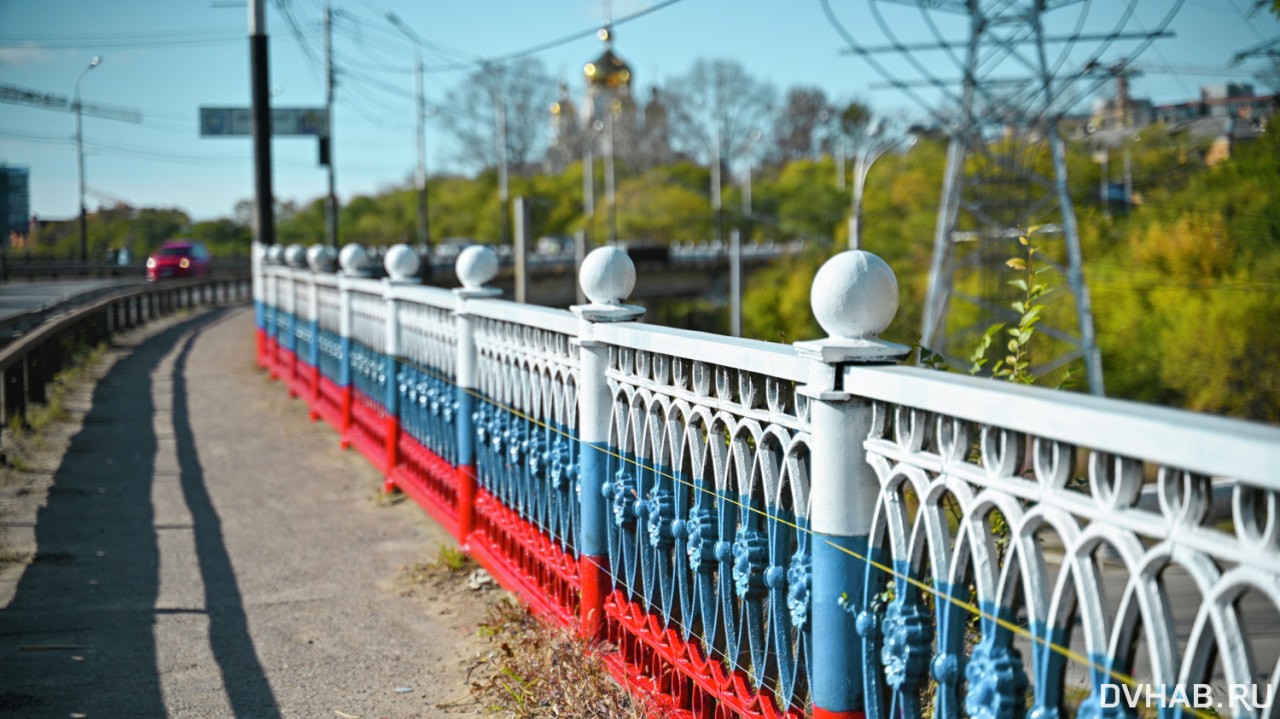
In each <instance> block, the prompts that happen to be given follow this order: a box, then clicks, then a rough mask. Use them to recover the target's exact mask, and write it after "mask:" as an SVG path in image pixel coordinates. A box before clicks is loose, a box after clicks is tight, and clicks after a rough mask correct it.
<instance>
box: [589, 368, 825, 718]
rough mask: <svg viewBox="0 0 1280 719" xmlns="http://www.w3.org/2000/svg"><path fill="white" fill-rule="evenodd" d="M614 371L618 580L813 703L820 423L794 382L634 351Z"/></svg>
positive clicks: (684, 630) (794, 702) (761, 682)
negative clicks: (797, 395)
mask: <svg viewBox="0 0 1280 719" xmlns="http://www.w3.org/2000/svg"><path fill="white" fill-rule="evenodd" d="M609 367H610V369H609V378H610V381H611V385H612V386H613V390H614V406H613V419H612V428H611V430H610V440H609V441H610V447H609V450H610V460H609V472H608V478H609V481H608V483H607V484H606V485H605V487H604V489H603V492H604V494H605V497H606V499H607V500H608V501H609V502H610V504H611V510H612V511H611V515H610V519H611V521H610V526H609V553H610V556H609V560H610V566H611V567H612V568H613V578H614V587H615V588H616V589H620V590H622V591H623V592H624V593H625V595H626V596H627V597H628V598H629V599H630V600H631V601H633V602H635V603H637V604H639V605H640V606H641V607H642V608H644V609H645V610H646V611H647V612H650V613H652V614H654V615H656V616H660V617H662V619H663V620H664V621H665V622H666V623H667V625H668V626H669V627H671V628H673V629H676V630H677V631H679V632H680V633H681V635H682V636H683V637H684V638H685V640H686V641H689V642H691V643H696V644H697V645H698V646H700V647H701V649H702V651H703V653H704V656H708V657H710V658H713V659H715V660H717V661H720V662H722V663H723V665H724V666H725V668H726V669H728V670H729V671H738V672H742V673H743V674H745V675H747V676H748V677H749V679H750V681H751V682H752V684H753V685H754V687H755V688H756V689H757V690H760V689H765V690H768V691H769V692H771V693H772V694H773V696H774V697H775V698H776V700H777V702H778V704H779V705H780V706H782V707H784V708H785V707H788V706H796V707H804V706H806V704H807V701H808V686H809V681H808V672H809V671H810V667H811V661H810V659H811V648H810V643H811V642H810V631H809V623H808V613H807V612H808V601H809V597H808V588H809V585H810V579H809V574H808V571H809V566H810V558H809V540H808V535H807V529H808V526H807V514H808V512H807V509H808V450H807V444H806V443H807V433H806V431H805V425H806V422H807V418H805V417H804V416H803V414H802V412H797V408H796V407H795V404H794V402H793V399H792V393H793V390H792V387H791V383H787V382H782V381H779V380H775V379H773V378H767V377H764V376H760V375H755V374H751V373H747V372H738V371H736V370H729V369H726V368H718V367H715V366H713V365H710V364H707V363H703V362H696V361H695V362H691V361H689V360H684V359H678V358H673V357H668V356H664V355H659V354H655V353H650V352H643V351H636V350H632V349H628V348H622V347H612V348H611V349H610V362H609ZM766 386H767V387H768V391H769V393H770V394H769V396H768V397H766V391H765V389H766ZM801 410H803V407H802V408H801ZM770 418H773V419H780V418H785V419H782V422H781V423H778V422H771V421H770Z"/></svg>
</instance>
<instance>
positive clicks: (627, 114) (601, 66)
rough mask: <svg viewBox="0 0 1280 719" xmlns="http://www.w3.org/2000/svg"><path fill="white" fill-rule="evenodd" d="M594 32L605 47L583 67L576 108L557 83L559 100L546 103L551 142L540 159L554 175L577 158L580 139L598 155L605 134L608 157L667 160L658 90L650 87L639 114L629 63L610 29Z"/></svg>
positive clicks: (637, 162) (642, 162) (644, 162)
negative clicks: (583, 82) (610, 149)
mask: <svg viewBox="0 0 1280 719" xmlns="http://www.w3.org/2000/svg"><path fill="white" fill-rule="evenodd" d="M598 35H599V37H600V39H601V40H603V41H604V43H605V48H604V52H603V53H601V54H600V56H599V57H597V58H596V59H595V60H592V61H591V62H589V63H587V64H586V65H585V66H584V67H583V70H582V72H583V75H584V78H585V80H586V86H587V92H586V97H585V98H584V101H583V104H582V107H581V110H579V109H578V108H577V107H575V106H574V104H573V102H572V100H570V98H569V90H568V88H567V87H566V86H565V85H563V84H562V85H561V86H560V99H559V100H557V101H556V102H554V103H552V104H551V146H550V148H549V149H548V150H547V157H546V162H545V163H544V164H545V165H546V168H547V171H548V172H552V173H558V172H560V171H562V170H563V169H564V168H565V167H567V166H568V165H569V164H571V163H573V162H575V161H577V160H579V159H581V157H582V155H583V151H584V150H585V149H586V145H585V143H591V149H592V152H593V153H594V154H595V155H596V156H599V155H601V154H603V147H604V140H605V137H604V136H605V135H606V134H608V135H609V136H610V137H611V138H612V142H613V151H614V155H615V156H616V157H618V158H620V159H622V160H624V161H626V162H627V163H629V164H631V165H632V166H635V167H640V168H643V167H652V166H653V165H657V164H662V163H665V162H669V161H670V158H671V144H670V138H669V131H668V124H667V109H666V106H665V105H663V103H662V101H661V100H660V99H659V97H658V90H657V89H656V88H655V89H654V90H653V93H652V96H651V98H650V100H649V102H648V103H647V104H646V105H645V107H644V112H643V114H642V113H641V112H640V110H639V107H638V105H637V104H636V100H635V98H634V97H633V96H632V94H631V87H632V82H633V81H634V76H633V75H632V72H631V67H630V65H628V64H627V63H626V61H624V60H623V59H622V58H621V57H619V56H618V55H617V54H615V53H614V51H613V41H614V33H613V28H612V27H611V26H606V27H603V28H600V32H599V33H598ZM596 123H599V125H598V126H597V125H596Z"/></svg>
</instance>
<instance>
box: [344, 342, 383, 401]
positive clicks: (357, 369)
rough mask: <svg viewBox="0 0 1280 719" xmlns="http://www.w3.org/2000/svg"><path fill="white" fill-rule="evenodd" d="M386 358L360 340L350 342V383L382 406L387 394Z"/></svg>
mask: <svg viewBox="0 0 1280 719" xmlns="http://www.w3.org/2000/svg"><path fill="white" fill-rule="evenodd" d="M390 379H391V378H389V377H387V358H386V355H384V354H383V353H381V352H378V351H377V350H374V349H371V348H369V347H367V346H365V345H364V344H362V343H360V342H352V343H351V384H353V385H355V388H356V389H357V390H359V391H360V392H361V393H362V394H364V396H365V397H367V398H368V399H370V400H372V401H373V402H376V403H377V404H378V405H379V406H383V405H384V402H383V397H385V396H386V394H387V384H388V382H389V381H390Z"/></svg>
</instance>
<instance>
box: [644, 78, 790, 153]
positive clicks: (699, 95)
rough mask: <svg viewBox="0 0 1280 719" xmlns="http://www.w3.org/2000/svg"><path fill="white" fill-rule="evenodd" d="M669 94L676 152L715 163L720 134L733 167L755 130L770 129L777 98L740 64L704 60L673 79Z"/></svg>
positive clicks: (721, 145) (669, 83) (772, 89)
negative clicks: (769, 125)
mask: <svg viewBox="0 0 1280 719" xmlns="http://www.w3.org/2000/svg"><path fill="white" fill-rule="evenodd" d="M663 94H664V95H665V96H666V97H667V98H668V99H669V101H670V103H671V107H670V111H669V115H668V118H669V122H670V127H671V137H672V143H673V145H675V147H676V149H677V150H678V151H681V152H684V153H686V154H687V155H688V156H690V157H692V158H694V159H697V160H699V161H702V162H710V161H711V158H712V155H713V153H712V148H713V146H714V144H715V138H716V137H717V131H718V135H719V139H720V158H721V162H722V163H728V162H729V161H730V160H731V159H732V158H735V157H737V156H738V155H740V154H741V152H742V151H743V149H745V148H746V145H747V143H749V142H750V141H751V140H750V136H751V131H752V130H755V129H759V128H760V127H761V126H764V125H767V124H768V121H769V116H770V114H771V112H772V110H773V105H774V98H775V96H776V94H777V93H776V91H775V90H774V88H773V85H771V84H769V83H767V82H763V81H760V80H756V79H755V78H754V77H752V76H751V75H749V74H747V71H746V69H744V68H743V67H742V64H741V63H738V62H737V61H734V60H703V59H700V60H697V61H696V62H694V64H693V67H692V68H690V70H689V72H687V73H685V74H684V75H679V76H677V77H674V78H671V79H670V80H669V81H668V82H667V85H666V88H665V89H664V91H663Z"/></svg>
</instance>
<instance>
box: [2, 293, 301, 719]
mask: <svg viewBox="0 0 1280 719" xmlns="http://www.w3.org/2000/svg"><path fill="white" fill-rule="evenodd" d="M228 314H229V313H228V311H227V310H225V309H219V310H214V311H211V312H209V313H206V314H203V315H200V316H198V317H195V318H192V319H189V320H186V321H183V322H180V323H178V324H176V325H174V326H173V327H170V328H168V329H166V330H164V331H162V332H160V333H159V334H157V335H155V336H154V337H151V338H149V339H147V340H145V341H144V342H142V344H140V345H139V346H138V347H136V348H135V349H134V351H133V352H131V353H130V354H129V355H127V356H125V357H123V358H121V359H120V360H119V361H118V362H117V363H116V364H115V366H114V367H112V369H111V370H110V371H109V372H108V373H107V375H106V376H105V377H103V379H102V380H101V381H100V382H99V383H98V385H97V387H96V388H95V389H94V392H93V406H92V408H91V410H90V411H89V413H88V414H87V415H86V416H85V419H84V426H83V427H82V428H81V430H80V431H79V432H78V433H77V434H76V435H75V436H74V437H73V438H72V440H71V444H70V447H69V449H68V451H67V453H66V454H65V455H64V456H63V458H62V462H61V464H60V466H59V467H58V469H57V472H56V473H55V476H54V484H53V486H52V487H51V488H50V491H49V497H48V501H47V504H46V506H45V507H43V508H42V509H41V510H40V512H39V514H38V518H37V523H36V539H37V546H38V552H37V555H36V557H35V558H34V560H33V561H32V563H31V564H30V565H29V566H28V567H27V569H26V572H25V573H24V575H23V577H22V580H21V582H20V583H19V585H18V588H17V592H16V594H15V596H14V599H13V601H12V602H11V603H10V604H9V606H8V607H6V608H4V609H2V610H0V715H5V716H22V717H41V716H61V717H67V716H77V715H84V716H88V717H123V716H133V717H157V716H165V715H166V711H165V704H164V700H163V697H162V695H161V688H160V678H159V673H158V665H157V652H156V643H155V636H154V625H155V620H156V615H157V610H156V601H157V597H158V594H159V549H158V542H157V532H160V531H167V530H190V531H192V532H193V534H194V538H195V547H196V553H197V557H198V562H199V568H200V574H201V576H202V577H203V582H204V600H205V607H206V608H207V613H208V619H209V637H208V640H209V646H210V647H211V649H212V652H213V656H214V657H215V659H216V660H217V662H218V665H219V669H220V671H221V676H222V683H223V685H224V687H225V692H226V695H227V697H228V699H229V700H230V704H231V707H232V708H233V710H234V711H235V714H236V715H237V716H249V715H252V716H266V717H278V716H279V710H278V707H277V705H276V701H275V698H274V696H273V694H272V692H271V689H270V687H269V685H268V683H267V680H266V676H265V674H264V673H263V669H262V667H261V665H260V664H259V662H258V660H257V658H256V654H255V652H254V648H253V641H252V639H251V637H250V636H249V632H248V625H247V621H246V616H245V610H244V607H243V604H242V602H241V596H240V591H239V588H238V586H237V583H236V578H235V575H234V573H233V571H232V566H231V561H230V557H229V555H228V553H227V550H226V547H225V544H224V542H223V538H222V534H221V524H220V520H219V518H218V514H217V511H216V509H215V508H214V506H213V504H212V501H211V500H210V497H209V493H208V492H207V490H206V488H205V486H204V476H203V471H202V469H201V466H200V462H199V457H198V455H197V453H196V446H195V437H194V434H193V431H192V428H191V423H190V419H191V415H190V408H189V407H188V406H187V380H186V377H185V376H184V369H185V367H186V359H187V357H188V356H189V354H190V352H191V348H192V345H193V343H194V342H195V339H196V338H197V337H198V336H199V334H200V332H202V331H203V330H204V329H207V328H208V327H209V326H211V325H212V324H214V323H216V322H218V321H220V320H221V319H224V318H225V317H226V316H227V315H228ZM179 346H181V350H180V353H179V355H178V357H177V361H176V362H175V365H174V372H173V378H172V379H173V397H174V403H173V409H172V412H173V415H172V418H173V421H172V426H173V432H174V437H173V439H174V441H175V442H176V448H177V456H178V466H179V470H180V472H181V477H180V483H181V486H182V491H183V495H184V497H185V500H186V504H187V507H188V509H189V510H190V513H191V517H192V523H193V524H192V526H191V527H184V526H173V527H168V526H164V525H160V526H157V525H156V524H155V510H154V507H153V506H152V482H153V478H154V477H155V475H156V471H157V470H156V461H155V460H156V453H157V449H158V448H159V441H160V439H161V438H159V437H157V435H156V431H155V424H157V423H155V419H156V416H157V414H161V415H163V414H166V413H168V412H169V408H168V407H156V406H155V402H154V401H153V398H152V377H151V375H152V373H153V372H154V371H155V370H156V368H157V367H159V366H160V364H161V362H162V360H163V359H164V357H165V356H167V355H168V354H169V353H170V352H172V351H173V350H174V349H175V348H177V347H179ZM156 379H157V380H158V381H159V382H163V380H164V378H163V377H157V378H156ZM162 396H163V395H162ZM158 424H159V426H161V427H164V425H165V424H166V423H164V422H163V421H162V422H160V423H158ZM184 611H188V610H184ZM196 611H197V612H198V610H196ZM203 639H204V638H202V637H200V638H193V641H194V642H199V641H202V640H203Z"/></svg>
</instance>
